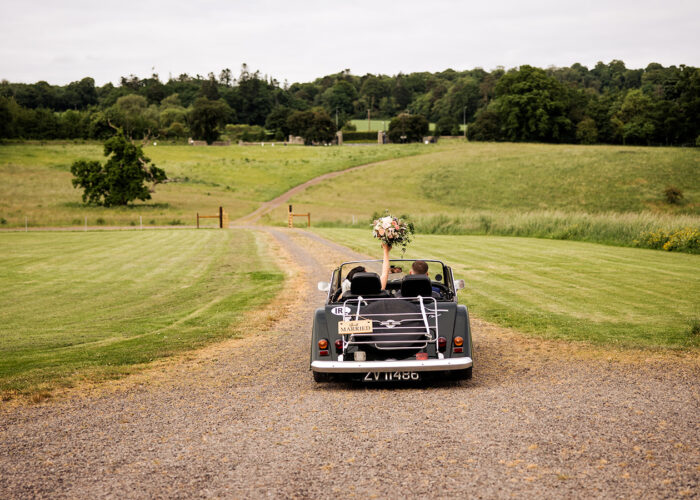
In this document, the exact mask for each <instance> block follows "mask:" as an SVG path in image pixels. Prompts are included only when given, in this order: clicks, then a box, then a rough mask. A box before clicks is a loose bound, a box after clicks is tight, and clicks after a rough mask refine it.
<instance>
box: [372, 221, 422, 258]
mask: <svg viewBox="0 0 700 500" xmlns="http://www.w3.org/2000/svg"><path fill="white" fill-rule="evenodd" d="M404 217H405V216H404ZM372 236H374V237H375V238H377V239H379V241H381V242H382V243H386V244H387V245H389V246H390V247H397V246H399V247H401V253H402V254H403V253H404V252H405V251H406V247H407V246H408V244H409V243H410V242H411V237H412V236H413V223H412V222H406V221H405V220H403V219H400V218H398V217H394V216H393V215H389V213H388V211H387V214H386V215H385V216H384V217H380V218H378V219H375V221H374V222H373V223H372Z"/></svg>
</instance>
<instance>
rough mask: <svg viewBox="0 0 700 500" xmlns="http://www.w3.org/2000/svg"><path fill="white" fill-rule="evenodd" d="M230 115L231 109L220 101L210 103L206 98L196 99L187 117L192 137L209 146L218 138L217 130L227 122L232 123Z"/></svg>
mask: <svg viewBox="0 0 700 500" xmlns="http://www.w3.org/2000/svg"><path fill="white" fill-rule="evenodd" d="M232 114H233V113H232V111H231V108H229V106H228V104H226V103H225V102H224V101H223V100H221V99H219V100H217V101H211V100H209V99H207V98H206V97H200V98H198V99H197V100H195V101H194V105H193V107H192V110H191V111H190V113H189V116H188V121H189V125H190V130H191V131H192V136H193V137H194V138H195V139H199V140H204V141H207V144H211V143H212V142H214V141H215V140H217V139H218V138H219V133H220V132H219V129H220V128H221V127H223V126H224V125H225V124H226V122H227V121H232V120H231V117H232Z"/></svg>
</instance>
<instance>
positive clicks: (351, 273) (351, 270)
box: [345, 266, 365, 281]
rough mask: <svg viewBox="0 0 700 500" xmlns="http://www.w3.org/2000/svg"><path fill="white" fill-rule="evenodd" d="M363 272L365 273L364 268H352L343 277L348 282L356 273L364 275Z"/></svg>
mask: <svg viewBox="0 0 700 500" xmlns="http://www.w3.org/2000/svg"><path fill="white" fill-rule="evenodd" d="M364 272H365V268H364V267H362V266H357V267H353V268H352V269H350V272H349V273H348V275H347V276H346V277H345V279H346V280H348V281H352V278H353V276H355V275H356V274H357V273H364Z"/></svg>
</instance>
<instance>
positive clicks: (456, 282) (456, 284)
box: [454, 280, 464, 290]
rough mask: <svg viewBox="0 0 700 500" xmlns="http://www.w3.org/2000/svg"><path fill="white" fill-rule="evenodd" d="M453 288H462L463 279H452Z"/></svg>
mask: <svg viewBox="0 0 700 500" xmlns="http://www.w3.org/2000/svg"><path fill="white" fill-rule="evenodd" d="M454 285H455V290H464V280H454Z"/></svg>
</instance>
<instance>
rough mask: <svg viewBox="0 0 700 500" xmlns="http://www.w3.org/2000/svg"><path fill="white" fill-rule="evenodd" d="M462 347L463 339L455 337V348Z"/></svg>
mask: <svg viewBox="0 0 700 500" xmlns="http://www.w3.org/2000/svg"><path fill="white" fill-rule="evenodd" d="M463 345H464V339H463V338H462V337H455V346H457V347H462V346H463Z"/></svg>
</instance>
